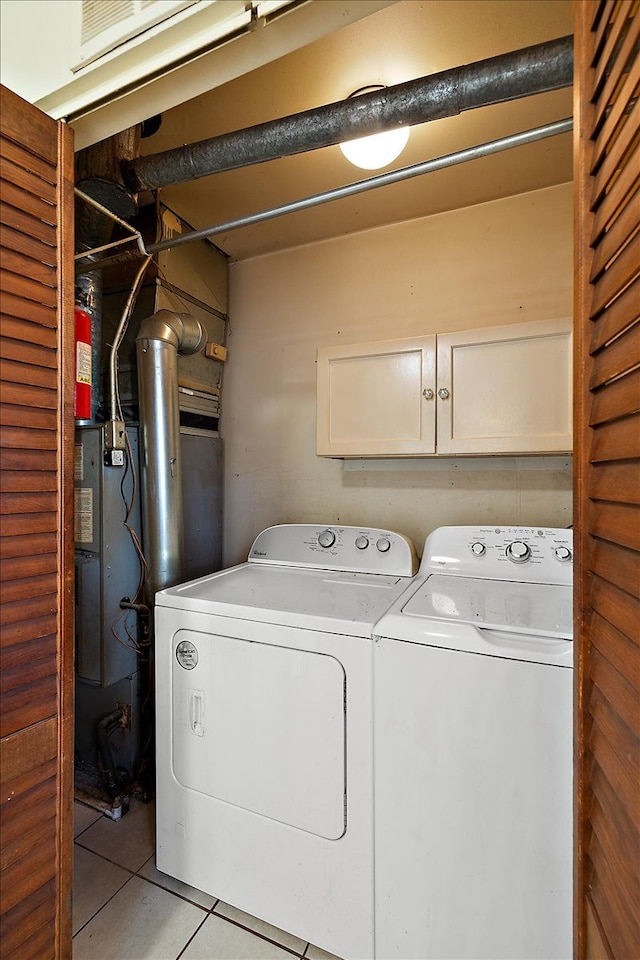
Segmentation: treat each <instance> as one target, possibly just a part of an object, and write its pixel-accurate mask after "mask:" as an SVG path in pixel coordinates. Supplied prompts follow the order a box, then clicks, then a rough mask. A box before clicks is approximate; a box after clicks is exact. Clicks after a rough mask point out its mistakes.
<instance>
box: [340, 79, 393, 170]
mask: <svg viewBox="0 0 640 960" xmlns="http://www.w3.org/2000/svg"><path fill="white" fill-rule="evenodd" d="M384 89H385V85H384V84H383V83H371V84H369V85H368V86H366V87H360V88H359V89H358V90H354V92H353V93H351V94H349V96H348V97H347V99H348V100H350V99H351V98H352V97H358V96H360V94H362V93H371V92H372V91H374V90H384ZM408 139H409V127H395V128H394V129H393V130H384V131H383V132H382V133H373V134H371V135H370V136H368V137H358V139H357V140H347V141H345V142H344V143H341V144H339V146H340V149H341V150H342V152H343V154H344V155H345V157H346V158H347V160H349V162H350V163H352V164H353V165H354V166H356V167H360V168H361V169H363V170H379V169H380V168H381V167H386V166H388V164H390V163H392V162H393V161H394V160H395V159H396V158H397V157H399V156H400V154H401V153H402V151H403V150H404V148H405V147H406V145H407V140H408Z"/></svg>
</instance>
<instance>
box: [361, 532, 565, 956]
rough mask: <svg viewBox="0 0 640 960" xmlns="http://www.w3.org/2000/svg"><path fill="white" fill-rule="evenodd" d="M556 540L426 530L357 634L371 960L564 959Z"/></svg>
mask: <svg viewBox="0 0 640 960" xmlns="http://www.w3.org/2000/svg"><path fill="white" fill-rule="evenodd" d="M571 584H572V534H571V531H569V530H558V529H537V528H535V529H532V528H523V527H502V528H500V527H482V526H478V527H442V528H440V529H438V530H436V531H434V533H432V534H431V535H430V536H429V537H428V538H427V541H426V544H425V551H424V555H423V558H422V563H421V566H420V575H419V577H418V578H417V579H416V586H415V589H414V587H411V588H410V589H409V590H408V591H407V593H406V594H405V595H404V596H403V597H402V598H401V599H400V600H399V601H398V602H397V603H396V604H394V606H393V607H392V608H391V610H390V611H389V612H388V613H387V614H385V616H384V617H383V618H382V620H381V622H380V623H378V624H377V625H376V627H375V630H374V633H375V635H376V637H375V648H374V704H375V708H374V769H375V890H376V894H375V900H376V909H375V926H376V956H377V957H379V958H381V960H391V958H402V960H431V958H433V960H446V958H455V960H465V958H466V960H500V958H508V960H522V958H531V960H533V958H535V960H548V958H569V957H571V955H572V934H571V927H572V923H571V920H572V909H571V900H572V893H571V883H572V673H573V671H572V666H573V653H572V642H571V640H572V589H571Z"/></svg>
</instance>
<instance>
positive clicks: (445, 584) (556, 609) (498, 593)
mask: <svg viewBox="0 0 640 960" xmlns="http://www.w3.org/2000/svg"><path fill="white" fill-rule="evenodd" d="M402 613H403V614H404V615H405V616H408V617H426V618H429V619H431V620H447V621H450V622H453V623H464V624H471V625H473V626H475V627H478V628H485V629H492V630H502V631H506V632H509V633H515V634H527V635H532V636H537V637H555V638H558V639H565V640H570V639H572V637H573V599H572V591H571V588H570V587H567V586H556V585H550V584H541V583H517V582H513V581H509V580H484V579H482V580H480V579H476V578H472V577H453V576H447V575H443V574H433V575H432V576H430V577H428V578H427V579H426V580H425V581H424V583H423V584H422V586H421V587H420V588H419V589H418V590H417V591H416V593H414V594H413V596H412V597H411V598H410V599H409V600H408V602H407V603H405V604H404V606H403V607H402Z"/></svg>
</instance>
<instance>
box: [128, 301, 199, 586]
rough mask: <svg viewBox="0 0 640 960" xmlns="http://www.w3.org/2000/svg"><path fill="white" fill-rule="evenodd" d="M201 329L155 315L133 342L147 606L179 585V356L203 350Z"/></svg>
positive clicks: (183, 317)
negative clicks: (135, 365) (161, 594)
mask: <svg viewBox="0 0 640 960" xmlns="http://www.w3.org/2000/svg"><path fill="white" fill-rule="evenodd" d="M205 342H206V333H205V331H204V328H203V327H202V324H201V323H200V322H199V321H198V320H196V319H194V317H192V316H190V315H189V314H178V313H173V312H172V311H171V310H160V311H158V313H156V314H154V315H153V316H152V317H149V318H148V319H146V320H144V321H143V322H142V324H141V326H140V332H139V333H138V336H137V337H136V351H137V357H138V398H139V404H140V441H141V442H140V451H141V473H142V513H143V530H144V548H145V555H146V558H147V561H148V563H149V568H150V574H149V582H148V585H147V591H148V599H149V601H150V602H151V603H152V602H153V599H154V597H155V594H156V591H158V590H162V589H163V588H164V587H168V586H172V585H173V584H175V583H179V582H180V580H181V579H182V570H183V560H184V529H183V508H182V470H181V460H180V412H179V407H178V354H179V353H180V354H182V355H188V354H192V353H197V352H198V351H199V350H201V349H202V348H203V347H204V344H205Z"/></svg>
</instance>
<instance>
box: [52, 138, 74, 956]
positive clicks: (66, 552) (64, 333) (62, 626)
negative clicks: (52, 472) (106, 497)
mask: <svg viewBox="0 0 640 960" xmlns="http://www.w3.org/2000/svg"><path fill="white" fill-rule="evenodd" d="M58 157H59V176H58V203H59V209H60V211H61V219H60V225H59V231H60V234H59V237H60V239H59V242H58V295H59V305H58V310H59V316H60V325H59V328H58V344H59V347H58V349H59V351H60V363H59V396H60V407H59V418H60V421H59V443H58V458H59V459H58V470H59V474H58V475H59V477H60V489H59V491H58V493H59V505H58V510H59V516H60V518H61V520H62V522H61V524H60V529H59V530H58V552H59V556H60V570H59V583H58V601H59V605H58V631H59V634H58V635H59V638H60V641H59V656H60V662H59V669H58V717H59V724H58V758H59V777H58V800H57V802H58V810H57V814H58V823H59V833H58V848H57V859H58V863H57V869H58V909H57V918H58V923H57V928H56V956H57V957H61V958H66V957H67V956H69V957H70V956H71V942H72V893H73V795H74V752H75V746H74V740H75V722H74V721H75V717H74V674H75V636H74V632H75V623H74V613H75V609H74V604H75V592H74V545H75V534H74V483H73V477H74V452H75V421H74V416H73V402H74V383H75V373H74V371H75V323H74V312H73V311H74V297H75V264H74V259H73V258H74V252H75V233H74V193H73V191H74V187H75V167H74V151H73V131H72V130H71V128H70V127H68V126H67V125H66V124H64V123H59V124H58Z"/></svg>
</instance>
